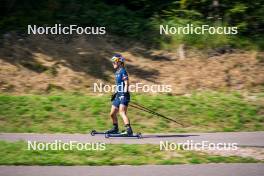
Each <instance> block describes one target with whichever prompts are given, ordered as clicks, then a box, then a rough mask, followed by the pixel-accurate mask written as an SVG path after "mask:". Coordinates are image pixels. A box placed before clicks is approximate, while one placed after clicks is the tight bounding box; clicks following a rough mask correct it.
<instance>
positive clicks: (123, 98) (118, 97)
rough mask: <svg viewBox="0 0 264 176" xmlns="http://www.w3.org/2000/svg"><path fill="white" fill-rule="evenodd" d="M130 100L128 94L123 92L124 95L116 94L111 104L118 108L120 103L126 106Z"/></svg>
mask: <svg viewBox="0 0 264 176" xmlns="http://www.w3.org/2000/svg"><path fill="white" fill-rule="evenodd" d="M129 101H130V95H129V94H125V95H118V94H117V95H116V97H115V99H114V101H113V102H112V105H114V106H115V107H117V108H119V106H120V104H122V105H125V106H128V103H129Z"/></svg>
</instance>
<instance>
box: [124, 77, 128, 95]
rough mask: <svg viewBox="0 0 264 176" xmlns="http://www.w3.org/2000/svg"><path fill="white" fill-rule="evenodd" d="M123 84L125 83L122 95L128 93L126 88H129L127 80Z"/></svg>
mask: <svg viewBox="0 0 264 176" xmlns="http://www.w3.org/2000/svg"><path fill="white" fill-rule="evenodd" d="M124 83H125V87H124V93H127V92H128V86H129V82H128V79H126V80H124Z"/></svg>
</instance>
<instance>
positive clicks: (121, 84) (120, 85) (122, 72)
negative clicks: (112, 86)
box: [115, 67, 128, 93]
mask: <svg viewBox="0 0 264 176" xmlns="http://www.w3.org/2000/svg"><path fill="white" fill-rule="evenodd" d="M115 80H116V92H117V93H124V92H125V90H124V89H125V80H128V74H127V71H126V69H125V68H124V67H121V68H120V69H118V70H117V71H116V72H115Z"/></svg>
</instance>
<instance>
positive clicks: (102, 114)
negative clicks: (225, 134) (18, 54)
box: [0, 92, 264, 133]
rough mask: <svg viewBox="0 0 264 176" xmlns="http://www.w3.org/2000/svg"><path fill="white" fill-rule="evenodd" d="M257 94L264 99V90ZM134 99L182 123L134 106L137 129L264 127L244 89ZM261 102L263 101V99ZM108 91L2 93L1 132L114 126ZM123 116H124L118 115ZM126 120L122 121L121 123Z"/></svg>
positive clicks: (132, 112)
mask: <svg viewBox="0 0 264 176" xmlns="http://www.w3.org/2000/svg"><path fill="white" fill-rule="evenodd" d="M256 99H259V100H260V99H262V100H263V95H259V97H258V96H257V97H256ZM132 101H134V102H139V103H140V104H142V105H144V106H147V107H151V109H153V110H155V111H157V112H160V113H161V114H165V115H166V116H169V117H171V118H173V119H175V120H177V121H179V122H182V123H184V124H187V126H186V127H181V126H178V125H177V124H175V123H173V122H168V121H166V120H164V119H162V118H160V117H156V116H153V115H151V114H148V113H146V112H143V111H139V110H136V109H133V108H132V107H129V110H128V116H129V117H130V119H131V122H132V125H133V128H134V131H141V132H148V133H162V132H215V131H261V130H264V114H263V109H264V105H263V104H261V103H258V101H254V102H250V101H248V100H246V99H245V98H244V97H243V96H242V95H241V94H239V93H236V92H235V93H222V92H203V93H194V94H191V95H189V96H170V95H159V96H149V95H132ZM259 102H261V101H259ZM110 106H111V103H110V101H109V97H108V96H87V95H86V96H85V95H78V94H70V93H60V94H55V95H53V94H51V95H24V96H16V95H0V122H1V123H0V131H1V132H38V133H55V132H60V133H87V132H88V131H90V130H92V129H97V130H105V129H108V128H110V127H111V120H110V118H109V115H108V114H109V111H110ZM119 120H120V118H119ZM121 124H123V123H122V122H120V125H121Z"/></svg>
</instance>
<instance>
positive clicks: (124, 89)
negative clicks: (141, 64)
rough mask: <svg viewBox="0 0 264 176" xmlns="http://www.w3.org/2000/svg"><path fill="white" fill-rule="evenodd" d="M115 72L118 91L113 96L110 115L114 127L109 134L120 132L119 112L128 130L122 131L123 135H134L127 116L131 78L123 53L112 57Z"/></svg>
mask: <svg viewBox="0 0 264 176" xmlns="http://www.w3.org/2000/svg"><path fill="white" fill-rule="evenodd" d="M111 61H112V64H113V67H114V69H115V70H116V72H115V81H116V92H115V94H114V95H113V96H112V99H111V101H112V107H111V112H110V116H111V118H112V121H113V128H112V129H110V130H108V131H107V132H106V133H108V134H117V133H119V128H118V120H117V112H119V114H120V116H121V117H122V118H123V121H124V124H125V128H126V130H125V131H124V132H122V133H121V134H123V135H128V136H130V135H133V131H132V128H131V126H130V122H129V119H128V117H127V107H128V103H129V101H130V94H129V91H128V87H129V79H128V74H127V71H126V69H125V58H124V57H123V56H122V55H121V54H115V55H114V56H113V58H112V59H111Z"/></svg>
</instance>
